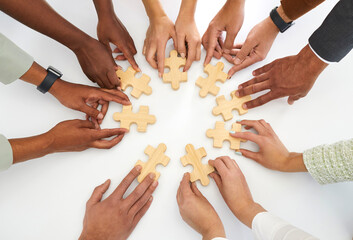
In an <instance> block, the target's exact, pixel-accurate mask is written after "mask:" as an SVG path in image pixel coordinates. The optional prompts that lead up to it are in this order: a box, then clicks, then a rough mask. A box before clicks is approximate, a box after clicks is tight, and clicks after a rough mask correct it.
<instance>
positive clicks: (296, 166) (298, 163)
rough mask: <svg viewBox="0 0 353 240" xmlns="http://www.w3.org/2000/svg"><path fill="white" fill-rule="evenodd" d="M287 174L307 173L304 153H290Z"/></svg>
mask: <svg viewBox="0 0 353 240" xmlns="http://www.w3.org/2000/svg"><path fill="white" fill-rule="evenodd" d="M286 162H287V164H286V166H287V169H286V172H307V171H308V170H307V169H306V166H305V164H304V160H303V154H302V153H295V152H291V153H289V155H288V157H287V161H286Z"/></svg>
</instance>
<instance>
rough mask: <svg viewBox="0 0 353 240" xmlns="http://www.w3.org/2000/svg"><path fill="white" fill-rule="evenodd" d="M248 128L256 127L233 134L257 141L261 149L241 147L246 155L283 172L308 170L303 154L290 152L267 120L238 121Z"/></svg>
mask: <svg viewBox="0 0 353 240" xmlns="http://www.w3.org/2000/svg"><path fill="white" fill-rule="evenodd" d="M238 123H240V124H242V125H244V126H245V128H246V129H251V128H253V129H255V130H256V132H257V134H256V133H252V132H241V133H240V132H239V133H238V132H236V133H234V134H231V136H233V137H236V138H242V139H245V140H249V141H252V142H254V143H256V144H257V145H258V146H259V148H260V150H259V152H253V151H250V150H246V149H240V150H239V151H240V152H241V153H242V155H243V156H244V157H247V158H250V159H252V160H254V161H256V162H258V163H259V164H261V165H263V166H264V167H266V168H269V169H272V170H277V171H282V172H306V171H307V169H306V167H305V164H304V161H303V154H300V153H292V152H291V153H290V152H288V150H287V148H286V147H285V146H284V145H283V143H282V142H281V140H280V139H279V138H278V136H277V135H276V133H275V132H274V131H273V129H272V127H271V125H270V124H269V123H267V122H266V121H265V120H263V119H261V120H242V121H240V122H238Z"/></svg>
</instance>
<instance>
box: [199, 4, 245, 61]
mask: <svg viewBox="0 0 353 240" xmlns="http://www.w3.org/2000/svg"><path fill="white" fill-rule="evenodd" d="M244 4H245V2H244V1H243V0H236V1H230V0H228V1H227V2H226V3H225V4H224V6H223V7H222V9H221V10H220V11H219V12H218V13H217V15H216V16H215V17H214V18H213V20H212V21H211V23H210V25H209V26H208V28H207V30H206V32H205V34H204V35H203V37H202V45H203V46H204V48H205V49H206V52H207V53H206V58H205V62H204V65H207V64H209V63H210V61H211V59H212V56H214V57H215V58H217V59H220V58H221V57H222V54H223V52H224V53H226V54H230V52H231V50H232V49H233V44H234V39H235V37H236V36H237V34H238V32H239V30H240V28H241V26H242V25H243V21H244ZM223 31H226V32H227V36H226V40H225V42H224V45H223V39H222V32H223ZM215 50H216V51H215Z"/></svg>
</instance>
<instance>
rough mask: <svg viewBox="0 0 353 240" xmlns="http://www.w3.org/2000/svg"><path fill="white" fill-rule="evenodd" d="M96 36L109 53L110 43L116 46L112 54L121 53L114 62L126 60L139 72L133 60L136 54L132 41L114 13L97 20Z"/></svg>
mask: <svg viewBox="0 0 353 240" xmlns="http://www.w3.org/2000/svg"><path fill="white" fill-rule="evenodd" d="M97 35H98V39H99V41H100V42H101V43H103V44H104V45H105V46H106V48H107V49H108V51H110V52H111V48H110V45H109V43H110V42H111V43H113V44H114V45H115V46H116V48H115V50H114V53H122V54H119V55H118V56H117V57H116V58H115V59H116V60H126V59H127V60H128V61H129V63H130V64H131V66H132V67H133V68H134V69H135V70H136V71H138V72H140V71H141V70H140V68H139V66H138V65H137V63H136V61H135V59H134V55H135V54H136V53H137V51H136V48H135V44H134V41H133V40H132V38H131V36H130V34H129V33H128V31H127V30H126V28H125V26H124V25H123V24H122V22H121V21H120V20H119V18H118V17H117V16H116V15H115V14H114V13H112V14H106V15H105V16H104V17H102V18H100V19H99V21H98V26H97Z"/></svg>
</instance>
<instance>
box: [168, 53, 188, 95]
mask: <svg viewBox="0 0 353 240" xmlns="http://www.w3.org/2000/svg"><path fill="white" fill-rule="evenodd" d="M185 63H186V59H185V58H181V57H178V52H177V51H176V50H172V51H171V52H170V57H169V58H166V59H165V63H164V66H165V67H167V68H169V69H170V71H169V72H167V73H164V74H163V82H165V83H170V84H171V85H172V88H173V89H174V90H178V89H179V87H180V82H186V81H187V80H188V74H187V73H186V72H181V71H180V70H179V68H180V67H183V66H184V65H185Z"/></svg>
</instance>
